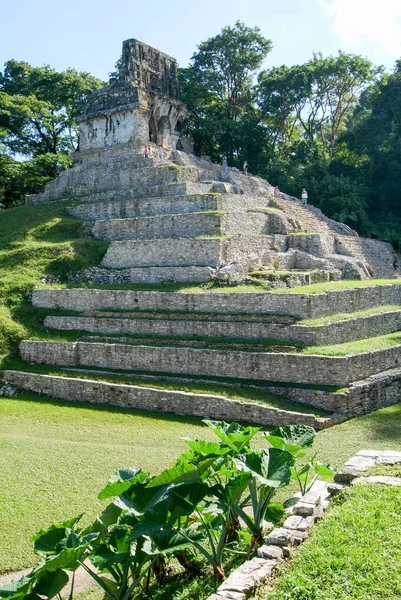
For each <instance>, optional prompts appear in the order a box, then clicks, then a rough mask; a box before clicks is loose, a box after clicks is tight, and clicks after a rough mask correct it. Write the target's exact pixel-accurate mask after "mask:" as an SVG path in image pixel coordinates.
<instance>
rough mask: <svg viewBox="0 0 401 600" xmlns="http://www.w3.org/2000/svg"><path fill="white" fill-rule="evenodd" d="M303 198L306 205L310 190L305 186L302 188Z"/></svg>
mask: <svg viewBox="0 0 401 600" xmlns="http://www.w3.org/2000/svg"><path fill="white" fill-rule="evenodd" d="M301 200H302V204H303V205H304V206H306V205H307V203H308V192H307V191H306V189H305V188H302V194H301Z"/></svg>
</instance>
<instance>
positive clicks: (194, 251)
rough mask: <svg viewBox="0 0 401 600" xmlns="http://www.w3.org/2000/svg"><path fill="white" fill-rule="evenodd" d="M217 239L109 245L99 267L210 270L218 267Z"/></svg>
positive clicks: (218, 243) (115, 243) (148, 241)
mask: <svg viewBox="0 0 401 600" xmlns="http://www.w3.org/2000/svg"><path fill="white" fill-rule="evenodd" d="M221 245H222V241H221V240H220V239H212V238H211V239H194V240H192V239H182V238H181V239H176V240H174V244H172V243H171V240H168V239H167V240H165V239H155V240H126V241H122V242H111V244H110V246H109V248H108V250H107V252H106V254H105V256H104V258H103V260H102V266H104V267H112V268H118V269H123V268H126V267H148V266H163V267H167V266H191V265H192V266H210V267H217V266H218V265H219V263H220V253H221Z"/></svg>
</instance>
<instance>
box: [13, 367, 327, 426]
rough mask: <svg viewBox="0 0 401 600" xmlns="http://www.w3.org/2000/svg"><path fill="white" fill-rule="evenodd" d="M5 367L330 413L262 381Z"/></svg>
mask: <svg viewBox="0 0 401 600" xmlns="http://www.w3.org/2000/svg"><path fill="white" fill-rule="evenodd" d="M7 369H10V370H18V371H27V372H29V373H40V374H43V375H54V376H57V377H69V378H77V379H86V380H92V381H102V382H106V383H117V384H122V385H136V386H141V387H148V388H156V389H160V390H169V391H177V390H179V391H180V392H188V393H191V394H207V395H213V396H224V397H226V398H230V399H232V400H241V401H244V402H256V403H257V404H262V405H264V406H269V407H272V408H277V409H280V410H286V411H294V412H300V413H303V414H314V415H317V416H328V415H329V413H328V412H326V411H324V410H320V409H318V408H313V407H311V406H309V405H307V404H303V403H300V402H295V401H292V400H289V399H287V398H285V397H282V396H278V395H277V394H274V393H272V392H269V389H268V386H266V385H265V386H264V388H262V384H261V386H260V387H259V388H252V387H249V386H248V387H245V386H244V387H240V385H239V383H238V381H236V380H232V381H233V383H232V384H231V385H230V386H227V385H226V386H224V385H219V384H218V382H213V381H209V382H207V383H206V382H202V381H197V380H196V379H193V380H192V381H191V380H190V379H189V380H188V378H186V377H182V378H177V379H175V378H174V377H170V378H166V379H163V378H161V379H157V375H155V374H153V376H151V377H149V378H146V377H140V375H139V374H138V375H135V374H134V373H127V372H125V373H123V372H118V371H115V372H114V374H113V372H105V371H104V370H101V369H93V368H91V369H89V371H85V370H84V369H78V370H68V369H63V368H62V367H59V368H58V367H53V366H50V365H27V363H26V362H24V361H22V360H20V359H18V358H17V359H10V360H9V361H8V364H7Z"/></svg>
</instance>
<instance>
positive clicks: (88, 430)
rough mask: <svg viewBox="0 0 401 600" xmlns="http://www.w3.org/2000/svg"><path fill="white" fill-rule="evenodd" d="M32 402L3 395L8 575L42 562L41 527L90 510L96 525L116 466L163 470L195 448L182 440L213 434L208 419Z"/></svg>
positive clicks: (1, 453)
mask: <svg viewBox="0 0 401 600" xmlns="http://www.w3.org/2000/svg"><path fill="white" fill-rule="evenodd" d="M24 398H25V399H24V400H15V399H5V398H0V423H1V426H0V473H1V477H2V485H1V487H0V506H1V511H0V531H1V536H0V573H4V572H7V571H11V570H16V569H21V568H23V567H26V566H29V565H31V564H34V563H35V562H36V558H35V555H34V554H33V552H32V544H31V542H30V538H31V537H32V535H33V534H34V533H35V532H36V531H38V530H39V529H41V528H43V527H48V526H49V525H51V523H54V522H59V521H60V520H62V519H65V518H68V517H73V516H76V515H78V514H80V513H82V512H86V513H87V521H88V523H89V522H90V519H92V518H93V517H94V516H96V514H97V513H98V512H100V510H101V509H102V507H103V506H104V503H102V502H100V501H99V500H98V499H97V494H98V493H99V491H100V490H101V489H102V488H103V487H104V485H105V484H106V483H107V481H108V479H109V477H110V475H111V474H112V473H113V472H114V471H115V470H116V469H118V468H121V467H124V466H137V467H139V466H140V467H142V468H143V469H145V470H150V471H151V472H152V473H155V472H160V471H161V470H163V469H164V468H166V467H167V466H169V465H171V463H172V461H173V460H174V458H175V457H176V456H178V454H180V453H181V452H182V451H183V450H184V449H185V448H187V446H186V444H185V443H184V441H183V440H182V437H185V436H187V437H192V438H194V437H199V436H203V437H205V438H207V437H208V438H212V437H213V433H212V432H210V431H209V430H208V428H207V427H205V426H202V423H201V420H200V419H191V418H188V419H185V418H179V417H176V418H171V415H168V416H163V415H155V414H146V413H143V412H142V413H139V412H137V411H133V410H128V409H127V410H124V409H113V408H109V407H94V406H88V405H82V404H71V403H68V402H66V403H63V402H61V401H56V400H55V401H48V400H44V399H43V398H40V397H39V396H37V395H35V394H30V393H25V394H24Z"/></svg>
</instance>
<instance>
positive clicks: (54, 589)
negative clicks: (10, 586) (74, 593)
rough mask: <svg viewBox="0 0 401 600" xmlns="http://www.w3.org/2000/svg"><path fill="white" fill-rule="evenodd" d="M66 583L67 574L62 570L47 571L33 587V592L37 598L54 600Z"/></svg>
mask: <svg viewBox="0 0 401 600" xmlns="http://www.w3.org/2000/svg"><path fill="white" fill-rule="evenodd" d="M67 583H68V574H67V573H66V572H65V571H63V570H62V569H58V570H57V571H53V572H52V573H51V572H49V571H47V572H46V573H43V575H42V576H41V577H40V579H39V581H38V583H37V584H36V585H35V589H34V592H35V593H36V594H38V595H39V596H46V597H47V598H48V599H49V600H50V599H51V598H54V596H56V595H57V594H58V593H59V592H61V590H62V589H63V588H64V587H65V586H66V585H67Z"/></svg>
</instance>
